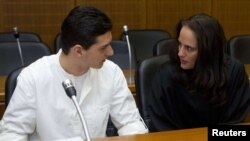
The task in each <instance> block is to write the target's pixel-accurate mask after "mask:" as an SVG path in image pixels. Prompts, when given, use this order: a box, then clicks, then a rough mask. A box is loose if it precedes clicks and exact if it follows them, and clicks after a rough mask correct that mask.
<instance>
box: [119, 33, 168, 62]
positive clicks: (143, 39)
mask: <svg viewBox="0 0 250 141" xmlns="http://www.w3.org/2000/svg"><path fill="white" fill-rule="evenodd" d="M128 36H129V41H130V44H131V47H133V48H134V51H135V57H136V62H137V63H139V62H141V61H142V60H144V59H146V58H150V57H152V56H153V48H154V46H155V44H156V43H157V42H158V41H160V40H162V39H167V38H170V37H171V36H170V33H169V32H167V31H164V30H159V29H145V30H129V32H128ZM122 40H123V41H126V38H125V36H124V34H123V35H122Z"/></svg>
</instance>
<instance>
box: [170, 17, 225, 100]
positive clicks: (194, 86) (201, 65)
mask: <svg viewBox="0 0 250 141" xmlns="http://www.w3.org/2000/svg"><path fill="white" fill-rule="evenodd" d="M183 26H186V27H188V28H190V29H191V30H192V31H193V32H194V33H195V35H196V38H197V43H198V56H197V60H196V63H195V67H194V69H193V70H191V71H190V70H189V71H185V70H183V69H181V67H180V59H179V57H178V48H176V49H175V51H174V52H173V54H171V56H170V58H171V62H172V64H174V66H176V67H175V70H174V71H175V72H176V74H175V75H174V79H175V80H177V81H179V82H181V83H182V84H183V85H185V86H186V88H187V89H188V90H189V91H190V92H191V93H201V94H203V96H205V97H206V98H207V99H208V100H209V102H211V103H216V105H222V104H224V103H225V102H226V92H227V84H228V73H227V65H226V59H225V55H224V48H225V45H226V38H225V34H224V31H223V28H222V26H221V25H220V24H219V22H218V21H217V20H216V19H215V18H213V17H211V16H209V15H206V14H198V15H195V16H192V17H190V18H188V19H186V20H181V21H180V23H179V24H178V25H177V39H178V38H179V34H180V31H181V29H182V27H183Z"/></svg>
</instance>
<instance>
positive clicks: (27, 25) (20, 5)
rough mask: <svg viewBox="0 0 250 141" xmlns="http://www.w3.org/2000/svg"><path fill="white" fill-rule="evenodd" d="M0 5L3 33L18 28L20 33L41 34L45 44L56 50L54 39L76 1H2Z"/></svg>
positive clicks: (0, 0)
mask: <svg viewBox="0 0 250 141" xmlns="http://www.w3.org/2000/svg"><path fill="white" fill-rule="evenodd" d="M0 3H1V5H0V9H1V15H0V16H1V18H0V19H1V26H0V28H1V29H0V31H1V32H8V31H12V28H13V27H14V26H17V27H18V28H19V31H29V32H35V33H37V34H39V35H40V36H41V38H42V40H43V42H45V43H46V44H48V45H49V46H50V47H51V48H54V38H55V36H56V34H57V33H58V32H59V31H60V27H61V22H62V21H63V19H64V17H65V16H66V15H67V13H68V12H69V10H70V9H72V8H73V7H74V5H75V0H34V1H31V0H0Z"/></svg>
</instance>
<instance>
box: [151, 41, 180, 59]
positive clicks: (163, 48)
mask: <svg viewBox="0 0 250 141" xmlns="http://www.w3.org/2000/svg"><path fill="white" fill-rule="evenodd" d="M176 46H178V41H177V39H175V38H169V39H162V40H160V41H158V42H157V43H156V45H155V46H154V56H158V55H164V54H169V53H170V52H171V50H172V49H173V48H174V47H176Z"/></svg>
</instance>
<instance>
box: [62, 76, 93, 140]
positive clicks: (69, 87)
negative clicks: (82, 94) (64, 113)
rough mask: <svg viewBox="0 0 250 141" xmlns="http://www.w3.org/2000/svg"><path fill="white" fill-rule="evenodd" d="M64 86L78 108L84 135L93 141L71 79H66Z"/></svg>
mask: <svg viewBox="0 0 250 141" xmlns="http://www.w3.org/2000/svg"><path fill="white" fill-rule="evenodd" d="M62 85H63V88H64V90H65V92H66V94H67V96H69V98H71V99H72V101H73V103H74V105H75V107H76V110H77V112H78V115H79V116H80V120H81V123H82V127H83V131H84V134H85V136H86V139H87V141H91V139H90V136H89V130H88V128H87V123H86V121H85V120H84V117H83V114H82V112H81V109H80V106H79V104H78V102H77V100H76V89H75V87H74V86H73V83H72V81H71V80H70V79H66V80H64V81H63V83H62Z"/></svg>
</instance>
